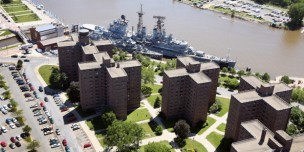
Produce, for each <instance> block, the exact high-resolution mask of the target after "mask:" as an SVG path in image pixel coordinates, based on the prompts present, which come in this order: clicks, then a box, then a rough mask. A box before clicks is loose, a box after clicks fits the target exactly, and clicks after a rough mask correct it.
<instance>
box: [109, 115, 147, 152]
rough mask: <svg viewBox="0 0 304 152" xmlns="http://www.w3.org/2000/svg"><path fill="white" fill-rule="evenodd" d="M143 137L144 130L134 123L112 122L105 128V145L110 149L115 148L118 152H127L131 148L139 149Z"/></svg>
mask: <svg viewBox="0 0 304 152" xmlns="http://www.w3.org/2000/svg"><path fill="white" fill-rule="evenodd" d="M143 137H144V130H143V129H142V128H141V127H140V126H139V125H138V124H136V123H133V122H123V121H114V122H113V124H112V125H110V126H109V127H108V128H107V134H106V136H105V140H104V141H105V144H106V145H108V146H109V148H112V147H113V146H116V147H117V150H118V151H129V150H130V149H131V148H132V146H134V147H135V148H138V147H139V142H140V141H141V140H142V138H143Z"/></svg>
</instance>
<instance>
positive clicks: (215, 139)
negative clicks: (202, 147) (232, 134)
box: [207, 132, 224, 148]
mask: <svg viewBox="0 0 304 152" xmlns="http://www.w3.org/2000/svg"><path fill="white" fill-rule="evenodd" d="M223 137H224V136H223V135H220V134H218V133H216V132H211V133H210V134H209V135H208V136H207V140H208V141H209V142H210V143H211V144H212V145H213V146H214V147H215V148H216V147H218V146H219V145H220V144H221V140H222V139H223Z"/></svg>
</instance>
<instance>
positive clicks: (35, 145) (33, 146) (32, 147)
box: [26, 140, 40, 152]
mask: <svg viewBox="0 0 304 152" xmlns="http://www.w3.org/2000/svg"><path fill="white" fill-rule="evenodd" d="M39 147H40V143H39V141H37V140H33V141H31V142H30V144H28V145H27V146H26V149H29V150H31V151H30V152H36V151H37V150H36V149H37V148H39Z"/></svg>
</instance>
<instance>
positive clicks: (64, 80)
mask: <svg viewBox="0 0 304 152" xmlns="http://www.w3.org/2000/svg"><path fill="white" fill-rule="evenodd" d="M59 82H60V83H61V87H60V89H61V90H66V89H68V88H69V86H70V80H69V78H68V76H67V75H66V74H65V73H64V72H61V73H60V81H59Z"/></svg>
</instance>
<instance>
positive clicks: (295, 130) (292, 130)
mask: <svg viewBox="0 0 304 152" xmlns="http://www.w3.org/2000/svg"><path fill="white" fill-rule="evenodd" d="M286 133H287V134H288V135H294V134H298V133H299V130H298V128H297V126H296V125H294V124H289V125H288V127H287V129H286Z"/></svg>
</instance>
